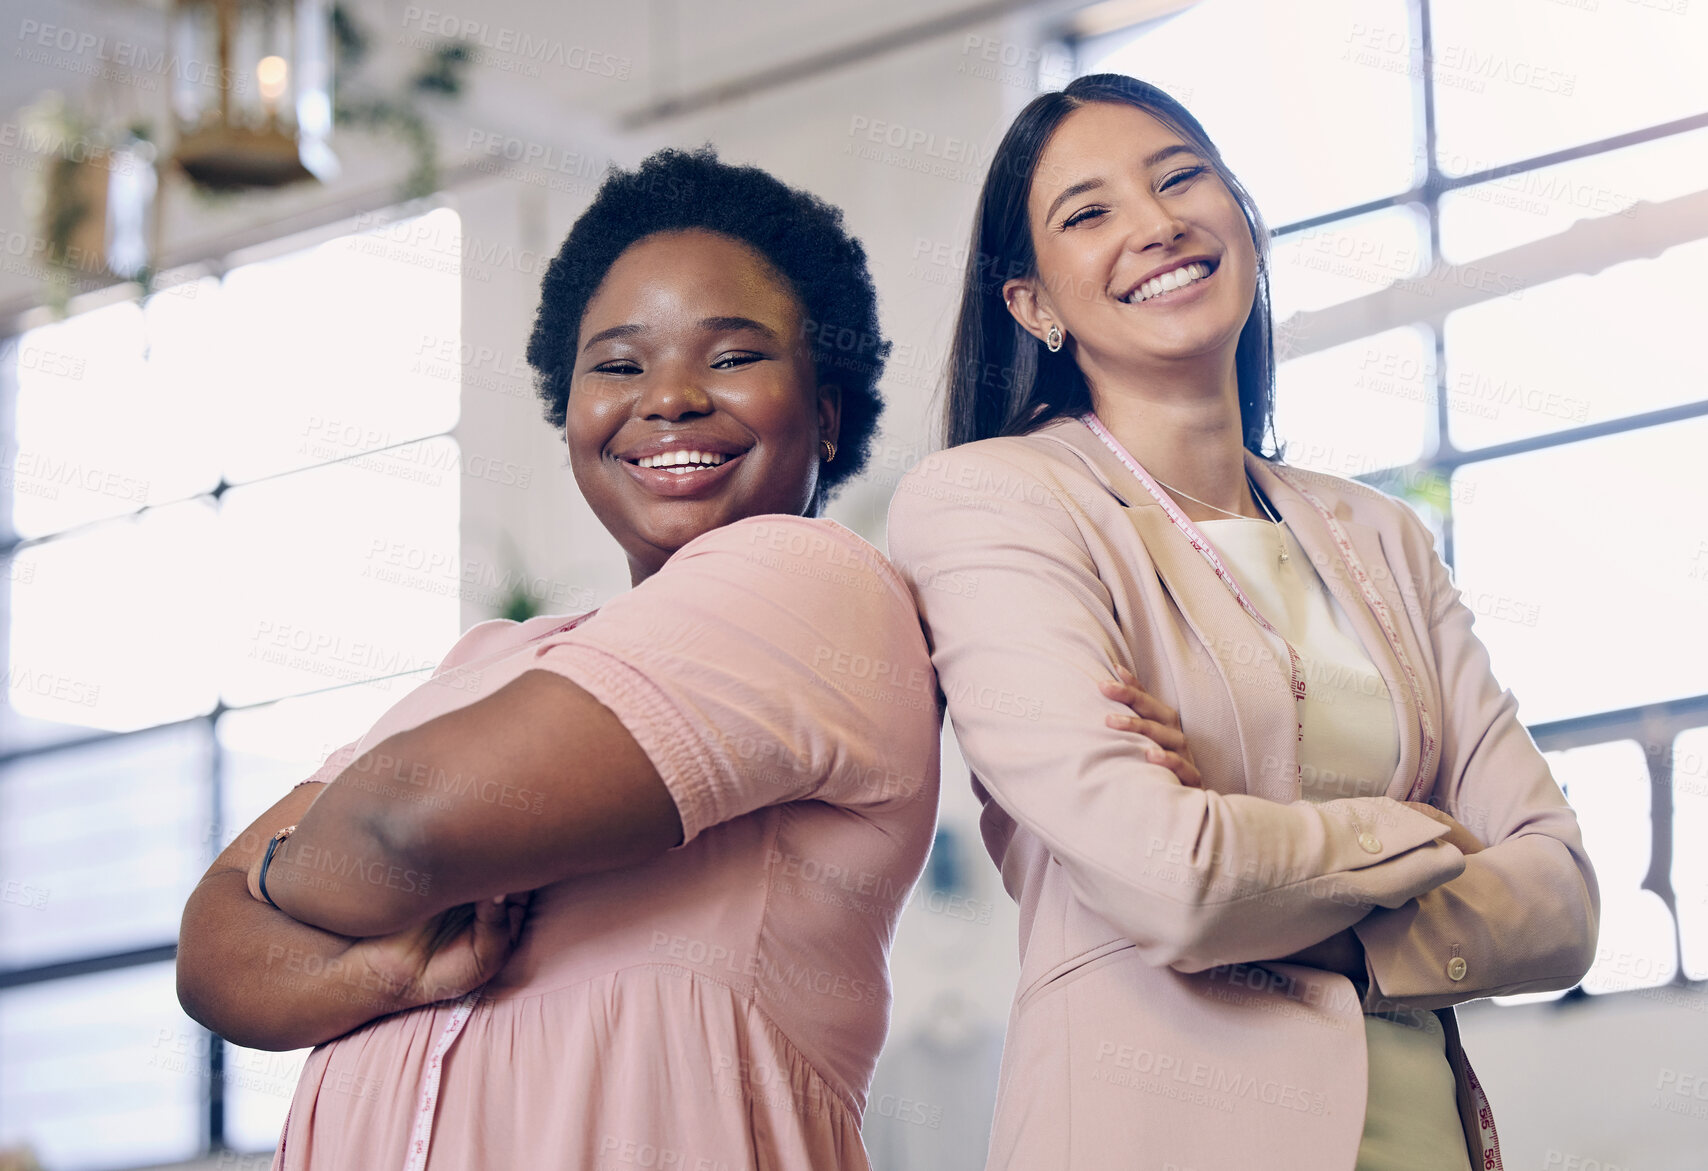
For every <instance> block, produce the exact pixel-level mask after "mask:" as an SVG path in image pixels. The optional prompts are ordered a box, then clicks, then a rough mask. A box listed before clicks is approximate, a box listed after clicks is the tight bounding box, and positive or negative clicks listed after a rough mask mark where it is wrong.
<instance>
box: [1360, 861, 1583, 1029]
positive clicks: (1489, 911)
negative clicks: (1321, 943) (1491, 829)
mask: <svg viewBox="0 0 1708 1171" xmlns="http://www.w3.org/2000/svg"><path fill="white" fill-rule="evenodd" d="M1596 912H1597V904H1596V897H1595V891H1594V888H1593V886H1592V885H1591V884H1590V882H1588V881H1586V879H1585V877H1584V874H1583V872H1582V871H1581V870H1580V869H1579V867H1578V866H1577V865H1576V862H1575V859H1574V857H1573V855H1572V853H1571V851H1570V850H1568V849H1567V847H1566V846H1565V845H1564V844H1563V843H1561V842H1560V841H1559V840H1558V839H1556V838H1552V837H1548V836H1546V835H1544V834H1524V835H1520V836H1517V837H1513V838H1509V839H1507V840H1506V841H1503V842H1499V843H1497V844H1495V845H1493V846H1490V847H1489V848H1488V849H1485V850H1483V851H1482V852H1480V853H1477V854H1474V855H1472V856H1471V857H1469V858H1467V859H1466V864H1465V871H1464V873H1463V874H1461V875H1459V877H1457V878H1455V879H1452V880H1451V881H1449V882H1445V883H1443V884H1442V885H1440V886H1438V887H1436V888H1435V889H1434V890H1431V891H1429V892H1427V893H1425V894H1423V895H1420V896H1419V897H1417V898H1415V899H1412V900H1411V901H1409V902H1407V903H1405V904H1403V905H1401V906H1399V907H1396V908H1393V909H1392V910H1387V909H1382V908H1378V909H1376V910H1374V911H1372V912H1371V913H1370V914H1369V915H1367V916H1366V917H1365V918H1364V919H1362V920H1361V921H1359V923H1358V924H1357V925H1355V926H1354V927H1353V928H1352V930H1353V931H1354V932H1355V933H1356V934H1357V936H1358V939H1359V942H1360V943H1361V944H1362V945H1363V947H1364V951H1365V954H1366V956H1367V958H1368V962H1369V968H1370V974H1371V975H1372V977H1374V980H1375V983H1374V984H1372V986H1371V988H1370V997H1371V998H1373V999H1380V1000H1382V1001H1384V1002H1385V1003H1390V1004H1391V1003H1394V1002H1403V1003H1406V1004H1409V1005H1413V1006H1415V1007H1420V1008H1446V1007H1448V1006H1450V1005H1454V1004H1460V1003H1463V1002H1464V1001H1467V1000H1476V999H1480V998H1482V997H1485V996H1501V995H1507V994H1511V993H1518V992H1545V991H1556V990H1558V989H1561V988H1569V987H1570V986H1572V985H1573V984H1575V983H1577V981H1578V980H1579V979H1581V978H1582V976H1583V973H1584V971H1585V970H1586V969H1587V968H1588V967H1589V965H1590V963H1591V962H1592V961H1593V959H1594V958H1595V939H1596Z"/></svg>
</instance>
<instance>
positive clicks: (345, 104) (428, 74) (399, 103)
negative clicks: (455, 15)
mask: <svg viewBox="0 0 1708 1171" xmlns="http://www.w3.org/2000/svg"><path fill="white" fill-rule="evenodd" d="M331 20H332V44H333V70H332V76H333V84H332V93H333V101H332V121H333V124H334V125H339V126H354V127H360V128H363V129H367V130H373V131H376V132H379V133H384V134H390V135H392V136H394V137H396V138H398V139H399V140H401V141H402V142H403V144H404V146H405V147H407V148H408V150H409V154H410V159H411V166H410V169H409V174H408V175H407V176H405V178H404V181H403V191H402V195H403V197H404V198H405V199H414V198H418V197H420V196H423V195H431V194H432V193H433V192H434V191H436V190H438V187H439V149H438V140H437V138H436V137H435V135H434V133H433V127H432V125H431V123H429V122H428V120H427V114H426V112H425V110H424V109H423V107H422V104H421V103H422V99H424V98H458V97H461V96H462V93H463V74H464V72H465V71H466V70H467V68H468V64H469V62H470V61H471V60H472V58H473V55H472V54H471V53H470V51H469V47H468V46H467V45H465V44H463V43H462V42H461V41H443V42H441V43H440V44H438V45H436V46H435V47H433V48H432V49H429V50H428V52H427V55H426V57H425V59H424V60H423V61H422V62H421V64H420V66H419V67H417V69H416V70H415V72H414V73H413V74H411V75H410V77H409V79H408V81H406V82H405V83H404V85H403V88H402V89H401V90H399V91H398V92H396V93H391V94H383V93H382V94H376V93H372V92H363V90H362V85H361V82H360V81H359V74H360V73H361V69H362V65H363V63H364V62H365V61H366V60H367V56H368V47H369V44H370V42H371V38H370V37H369V36H368V33H367V31H366V30H365V29H363V28H362V26H361V25H360V24H358V23H357V21H356V19H355V17H353V16H351V15H350V12H349V10H348V9H346V8H345V7H344V6H343V5H342V4H334V5H333V6H332V16H331Z"/></svg>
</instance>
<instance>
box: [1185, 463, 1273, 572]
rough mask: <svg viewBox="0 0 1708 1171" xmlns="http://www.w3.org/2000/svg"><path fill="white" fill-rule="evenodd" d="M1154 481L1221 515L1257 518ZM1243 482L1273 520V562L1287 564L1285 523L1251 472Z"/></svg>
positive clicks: (1264, 513)
mask: <svg viewBox="0 0 1708 1171" xmlns="http://www.w3.org/2000/svg"><path fill="white" fill-rule="evenodd" d="M1151 479H1153V480H1156V477H1155V476H1152V477H1151ZM1156 482H1157V483H1158V484H1162V486H1163V487H1164V488H1167V489H1168V490H1169V491H1170V492H1172V493H1173V494H1174V495H1176V496H1179V497H1181V498H1182V499H1184V500H1190V501H1191V502H1192V503H1194V504H1202V505H1203V506H1204V507H1205V508H1208V509H1211V510H1213V511H1215V512H1219V513H1221V514H1222V515H1223V516H1231V517H1233V518H1234V519H1235V520H1256V519H1257V518H1256V517H1255V516H1245V515H1244V514H1242V513H1238V512H1229V511H1228V510H1227V509H1225V508H1217V507H1216V506H1215V505H1214V504H1211V503H1210V502H1209V501H1208V500H1200V499H1198V498H1197V497H1196V496H1190V495H1188V494H1187V493H1185V492H1182V491H1181V490H1180V489H1179V488H1176V487H1175V486H1174V485H1172V484H1166V483H1163V481H1161V480H1157V481H1156ZM1245 482H1246V485H1247V486H1248V487H1249V488H1250V489H1251V496H1252V499H1253V500H1256V501H1257V506H1258V507H1259V508H1261V509H1263V515H1264V516H1265V517H1267V518H1269V520H1270V521H1272V522H1274V525H1275V541H1276V553H1277V554H1279V556H1278V557H1277V559H1276V562H1275V563H1276V564H1277V565H1285V564H1287V562H1288V561H1289V560H1291V558H1289V557H1288V556H1287V528H1286V525H1284V524H1283V523H1282V521H1281V518H1280V517H1278V516H1276V515H1275V514H1274V513H1273V512H1271V511H1270V509H1269V502H1268V501H1266V500H1265V499H1264V498H1263V494H1262V493H1261V492H1259V491H1258V490H1257V485H1256V484H1254V483H1252V482H1251V473H1250V472H1247V473H1246V477H1245Z"/></svg>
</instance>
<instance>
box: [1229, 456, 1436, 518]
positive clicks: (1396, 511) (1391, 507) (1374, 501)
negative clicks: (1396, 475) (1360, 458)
mask: <svg viewBox="0 0 1708 1171" xmlns="http://www.w3.org/2000/svg"><path fill="white" fill-rule="evenodd" d="M1261 462H1262V463H1263V464H1264V465H1265V466H1266V467H1268V468H1269V469H1270V470H1271V471H1273V472H1275V473H1276V475H1278V476H1280V477H1281V478H1282V480H1283V481H1284V482H1285V483H1287V484H1289V485H1291V486H1292V487H1293V488H1294V489H1296V490H1300V491H1302V492H1307V493H1309V494H1310V495H1311V496H1314V497H1316V498H1317V499H1318V500H1319V501H1321V502H1322V503H1323V505H1324V506H1325V507H1326V508H1328V510H1329V511H1330V512H1332V513H1334V514H1336V515H1338V516H1342V517H1347V518H1350V519H1352V520H1355V521H1358V522H1360V523H1362V524H1368V525H1372V526H1374V527H1376V528H1382V529H1388V528H1404V529H1408V530H1409V529H1413V528H1418V529H1421V528H1424V524H1423V521H1422V520H1421V519H1420V518H1419V517H1418V515H1417V512H1416V510H1415V509H1413V508H1412V507H1411V505H1409V504H1407V503H1406V502H1405V501H1404V500H1403V499H1401V498H1400V497H1398V496H1394V495H1391V494H1389V493H1387V492H1384V491H1382V490H1381V489H1380V488H1377V487H1375V486H1374V485H1371V484H1366V483H1365V482H1364V481H1362V480H1353V479H1350V478H1348V477H1346V476H1337V475H1335V474H1333V473H1332V472H1322V471H1315V470H1313V469H1310V468H1302V467H1297V466H1295V465H1293V464H1289V463H1286V462H1285V461H1283V460H1272V459H1268V460H1262V461H1261Z"/></svg>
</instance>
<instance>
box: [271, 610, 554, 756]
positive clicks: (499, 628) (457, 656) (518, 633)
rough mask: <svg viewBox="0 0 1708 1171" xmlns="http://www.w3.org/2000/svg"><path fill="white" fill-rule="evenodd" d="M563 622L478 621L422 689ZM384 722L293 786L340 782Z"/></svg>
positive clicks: (547, 617) (546, 619) (542, 619)
mask: <svg viewBox="0 0 1708 1171" xmlns="http://www.w3.org/2000/svg"><path fill="white" fill-rule="evenodd" d="M563 621H564V617H563V615H561V614H554V615H539V616H537V617H534V618H530V619H528V620H527V621H526V622H516V621H513V620H511V619H509V618H489V619H487V620H486V621H485V622H477V623H475V624H474V625H473V626H471V627H469V628H468V629H467V630H465V631H463V633H462V637H460V638H458V639H457V641H456V642H455V643H453V644H452V645H451V649H450V650H448V651H446V652H445V657H444V658H443V659H441V660H440V661H439V665H438V666H437V667H435V668H433V673H432V674H431V675H430V676H428V678H427V680H426V681H425V682H424V683H423V684H422V685H421V686H422V687H425V686H427V684H430V683H432V682H433V681H434V680H435V679H438V678H440V677H441V676H443V675H445V674H446V673H447V672H450V671H455V670H458V669H460V668H462V667H466V666H468V665H469V664H471V663H478V662H480V661H481V660H482V659H484V658H486V657H489V656H491V655H493V654H497V653H501V652H502V651H503V650H504V649H505V648H506V647H507V646H509V645H511V644H512V643H514V642H516V641H518V640H521V639H523V638H525V637H526V636H528V635H529V634H531V633H533V632H534V631H535V630H537V629H539V628H541V627H549V626H551V625H554V624H560V623H562V622H563ZM419 691H420V687H417V688H415V689H414V690H413V691H411V692H410V695H409V696H405V697H404V698H403V699H402V700H400V701H399V702H398V703H397V704H394V705H393V706H392V709H391V710H392V711H396V710H397V709H398V708H400V707H402V706H404V705H405V704H407V703H409V702H410V696H413V695H415V694H416V693H417V692H419ZM388 714H389V713H388ZM384 722H385V716H382V717H380V719H379V720H377V721H375V723H374V725H373V727H372V728H369V729H368V731H367V732H365V733H363V734H362V735H361V736H358V737H357V738H356V739H354V740H352V741H350V742H349V743H348V744H346V745H344V746H343V747H341V748H339V749H337V750H336V751H334V752H333V753H332V755H331V756H328V757H327V758H326V761H325V762H324V763H323V764H322V765H321V766H320V767H319V768H318V769H316V770H315V771H314V775H313V776H310V777H309V778H307V779H306V780H302V781H298V782H297V783H296V784H295V785H294V786H292V787H293V788H296V789H300V788H302V787H303V786H304V785H326V784H331V783H332V782H333V781H334V780H336V779H337V777H338V774H339V773H341V772H343V771H344V770H345V769H347V768H349V767H350V766H351V765H352V764H354V763H355V761H356V758H357V757H358V756H359V755H361V754H360V752H359V751H358V749H360V747H361V745H362V742H363V741H364V740H366V739H368V737H370V736H372V735H373V733H374V728H378V727H379V726H380V725H381V724H383V723H384Z"/></svg>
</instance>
